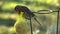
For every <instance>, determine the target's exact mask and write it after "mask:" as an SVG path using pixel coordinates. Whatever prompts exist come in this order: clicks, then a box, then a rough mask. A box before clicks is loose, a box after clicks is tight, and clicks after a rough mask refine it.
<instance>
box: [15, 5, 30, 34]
mask: <svg viewBox="0 0 60 34" xmlns="http://www.w3.org/2000/svg"><path fill="white" fill-rule="evenodd" d="M20 7H24V6H19V5H17V6H16V7H15V8H14V10H15V11H16V12H17V13H18V16H17V19H16V22H15V24H14V30H15V31H16V33H17V34H28V32H29V30H30V28H29V25H28V22H27V20H26V19H29V17H28V18H24V17H23V15H24V12H23V10H21V8H20ZM26 22H27V23H26Z"/></svg>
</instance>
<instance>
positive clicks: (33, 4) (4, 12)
mask: <svg viewBox="0 0 60 34" xmlns="http://www.w3.org/2000/svg"><path fill="white" fill-rule="evenodd" d="M59 2H60V1H59ZM16 5H21V6H26V7H28V8H29V9H30V10H31V11H35V12H36V11H38V10H58V8H59V3H58V0H0V34H16V32H15V31H14V29H13V26H14V23H15V22H16V16H17V13H16V12H15V11H14V7H15V6H16ZM54 16H56V18H57V13H52V14H51V15H50V16H47V15H40V19H41V21H44V22H45V20H44V19H46V22H47V21H48V23H49V24H50V19H49V18H51V20H52V18H53V20H57V19H55V18H54ZM45 17H46V18H45ZM53 20H52V22H53ZM42 24H43V23H42ZM45 25H46V23H45ZM59 26H60V23H59ZM44 27H45V26H44ZM58 31H59V32H60V27H59V30H58ZM41 34H44V33H41Z"/></svg>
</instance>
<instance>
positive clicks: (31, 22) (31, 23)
mask: <svg viewBox="0 0 60 34" xmlns="http://www.w3.org/2000/svg"><path fill="white" fill-rule="evenodd" d="M30 28H31V34H33V29H32V22H31V16H30Z"/></svg>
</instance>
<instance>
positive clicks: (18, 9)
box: [15, 5, 23, 14]
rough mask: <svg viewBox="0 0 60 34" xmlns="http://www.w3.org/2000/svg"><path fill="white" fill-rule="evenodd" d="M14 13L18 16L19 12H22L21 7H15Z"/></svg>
mask: <svg viewBox="0 0 60 34" xmlns="http://www.w3.org/2000/svg"><path fill="white" fill-rule="evenodd" d="M15 11H16V12H17V13H18V14H20V13H21V12H23V11H22V9H21V6H19V5H17V6H16V7H15Z"/></svg>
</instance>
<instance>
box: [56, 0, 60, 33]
mask: <svg viewBox="0 0 60 34" xmlns="http://www.w3.org/2000/svg"><path fill="white" fill-rule="evenodd" d="M59 1H60V0H58V4H59V8H58V12H57V13H58V14H57V29H56V34H58V23H59V11H60V2H59Z"/></svg>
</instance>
